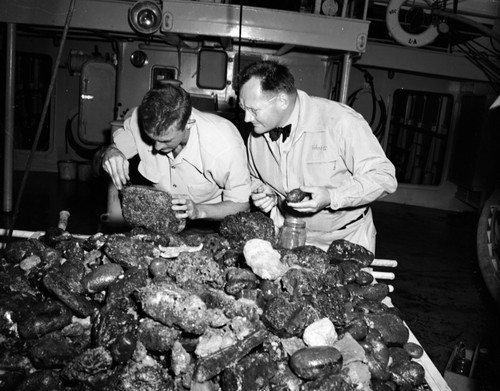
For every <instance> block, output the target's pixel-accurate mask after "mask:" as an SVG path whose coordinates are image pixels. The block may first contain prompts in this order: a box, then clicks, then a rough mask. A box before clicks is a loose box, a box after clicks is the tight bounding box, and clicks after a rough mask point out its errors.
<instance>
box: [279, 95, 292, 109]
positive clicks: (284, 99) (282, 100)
mask: <svg viewBox="0 0 500 391" xmlns="http://www.w3.org/2000/svg"><path fill="white" fill-rule="evenodd" d="M276 100H277V103H278V106H279V108H280V109H281V110H286V109H287V108H288V106H290V103H291V100H290V97H289V96H288V94H285V93H284V92H280V93H279V94H278V97H277V98H276Z"/></svg>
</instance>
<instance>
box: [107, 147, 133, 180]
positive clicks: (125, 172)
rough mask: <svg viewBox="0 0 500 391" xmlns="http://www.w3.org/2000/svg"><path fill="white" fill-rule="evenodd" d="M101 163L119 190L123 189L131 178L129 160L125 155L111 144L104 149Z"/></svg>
mask: <svg viewBox="0 0 500 391" xmlns="http://www.w3.org/2000/svg"><path fill="white" fill-rule="evenodd" d="M101 165H102V168H103V170H104V171H106V172H107V173H108V174H109V176H110V177H111V180H112V181H113V184H114V185H115V187H116V188H117V189H118V190H121V189H122V188H123V186H125V185H126V184H127V182H128V181H129V180H130V175H129V162H128V160H127V158H126V157H125V155H124V154H123V153H122V152H121V151H120V150H119V149H118V148H116V147H115V146H113V145H110V146H109V147H107V148H106V149H105V150H104V153H103V155H102V163H101Z"/></svg>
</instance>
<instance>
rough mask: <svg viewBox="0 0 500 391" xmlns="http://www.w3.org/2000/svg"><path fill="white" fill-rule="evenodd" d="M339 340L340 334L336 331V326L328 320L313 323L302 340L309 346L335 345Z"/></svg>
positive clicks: (307, 328) (305, 331)
mask: <svg viewBox="0 0 500 391" xmlns="http://www.w3.org/2000/svg"><path fill="white" fill-rule="evenodd" d="M337 338H338V334H337V332H336V331H335V326H334V325H333V323H332V321H331V320H330V319H328V318H323V319H319V320H317V321H316V322H314V323H311V324H310V325H309V326H307V327H306V329H305V330H304V334H303V335H302V339H303V340H304V343H305V344H306V345H307V346H323V345H333V343H334V342H335V341H336V340H337Z"/></svg>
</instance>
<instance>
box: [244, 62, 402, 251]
mask: <svg viewBox="0 0 500 391" xmlns="http://www.w3.org/2000/svg"><path fill="white" fill-rule="evenodd" d="M239 88H240V91H239V98H240V107H241V108H242V109H243V110H244V111H245V122H251V123H252V125H253V133H252V134H251V135H250V136H249V139H248V143H247V149H248V159H249V167H250V175H251V180H252V196H251V198H252V201H253V203H254V205H255V206H256V207H257V208H259V209H260V210H261V211H263V212H266V213H267V212H270V216H271V218H272V219H273V220H274V222H275V225H276V226H277V227H280V226H281V225H282V224H283V220H284V218H285V217H287V216H295V217H296V216H299V217H300V218H302V219H303V220H304V221H305V222H306V232H307V240H306V244H311V245H316V246H318V247H320V248H322V249H324V250H326V249H327V248H328V246H329V245H330V243H331V242H332V241H334V240H337V239H345V240H349V241H351V242H353V243H357V244H360V245H362V246H364V247H366V248H367V249H368V250H370V251H372V252H373V253H374V252H375V236H376V230H375V226H374V224H373V219H372V213H371V210H370V208H369V207H368V206H367V205H368V204H369V203H370V202H372V201H374V200H376V199H378V198H380V197H382V196H384V195H386V194H388V193H392V192H394V191H395V190H396V188H397V181H396V177H395V169H394V166H393V164H392V163H391V162H390V161H389V160H388V159H387V157H386V156H385V153H384V151H383V149H382V147H381V145H380V143H379V142H378V140H377V138H376V137H375V136H374V135H373V132H372V131H371V129H370V126H369V125H368V123H367V122H366V121H365V120H364V119H363V117H362V116H361V115H360V114H359V113H357V112H355V111H354V110H353V109H351V108H350V107H348V106H346V105H344V104H341V103H339V102H334V101H332V100H328V99H324V98H320V97H313V96H309V95H308V94H307V93H306V92H304V91H301V90H297V89H296V88H295V81H294V77H293V75H292V74H291V72H290V70H289V69H288V67H287V66H285V65H283V64H280V63H279V62H276V61H261V62H258V63H254V64H250V65H249V66H247V67H246V68H245V69H243V71H242V72H241V73H240V75H239ZM297 188H300V190H301V191H302V192H303V193H306V198H305V199H303V200H302V201H299V202H287V201H286V196H287V194H288V193H290V191H291V190H294V189H297Z"/></svg>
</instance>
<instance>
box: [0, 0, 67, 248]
mask: <svg viewBox="0 0 500 391" xmlns="http://www.w3.org/2000/svg"><path fill="white" fill-rule="evenodd" d="M75 1H76V0H71V3H70V4H69V8H68V14H67V15H66V21H65V23H64V30H63V35H62V38H61V43H60V45H59V51H58V52H57V57H56V62H55V64H54V69H53V71H52V76H51V79H50V84H49V87H48V89H47V94H46V95H45V102H44V105H43V109H42V113H41V116H40V120H39V121H38V128H37V130H36V134H35V139H34V140H33V145H32V147H31V152H30V154H29V156H28V161H27V162H26V168H25V169H24V174H23V178H22V181H21V186H20V188H19V194H18V196H17V200H16V204H15V206H14V211H13V215H12V221H11V224H10V227H9V231H8V234H7V242H10V241H11V239H12V233H13V232H14V226H15V224H16V220H17V214H18V213H19V206H20V204H21V199H22V196H23V193H24V188H25V187H26V181H27V179H28V174H29V172H30V170H31V165H32V163H33V157H34V154H35V151H36V147H37V145H38V140H39V139H40V134H41V133H42V129H43V124H44V122H45V116H46V115H47V111H48V108H49V104H50V97H51V95H52V90H53V88H54V85H55V82H56V77H57V70H58V69H59V64H60V62H61V56H62V52H63V49H64V44H65V42H66V37H67V35H68V30H69V24H70V22H71V18H72V17H73V11H74V8H75Z"/></svg>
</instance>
